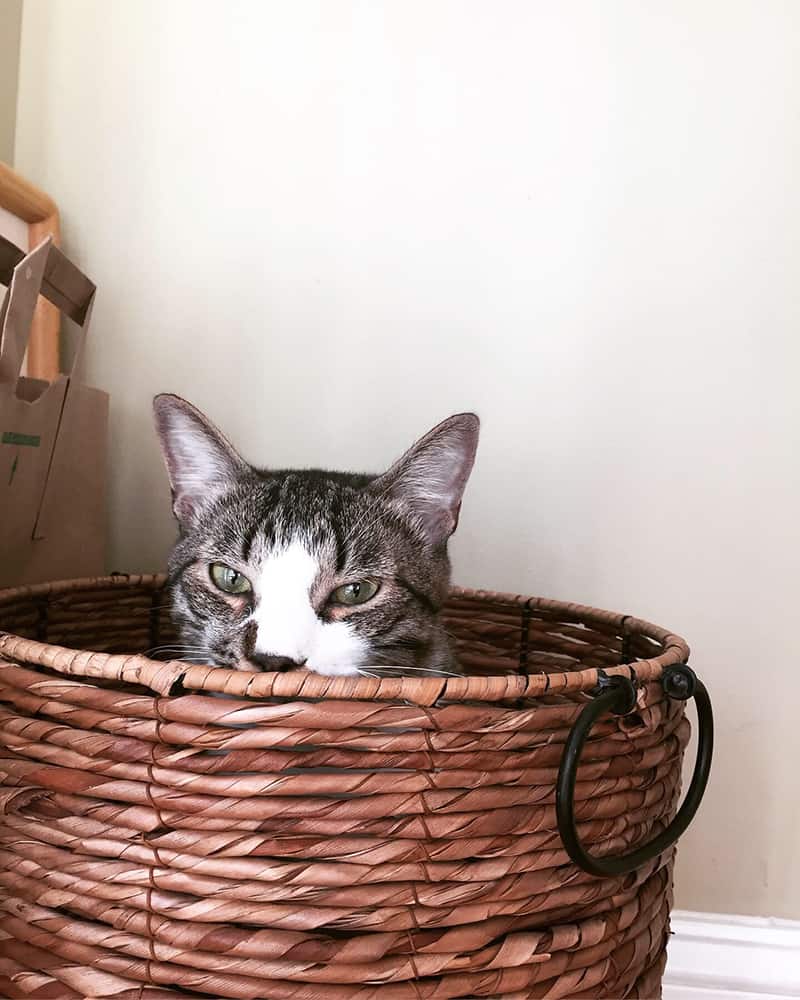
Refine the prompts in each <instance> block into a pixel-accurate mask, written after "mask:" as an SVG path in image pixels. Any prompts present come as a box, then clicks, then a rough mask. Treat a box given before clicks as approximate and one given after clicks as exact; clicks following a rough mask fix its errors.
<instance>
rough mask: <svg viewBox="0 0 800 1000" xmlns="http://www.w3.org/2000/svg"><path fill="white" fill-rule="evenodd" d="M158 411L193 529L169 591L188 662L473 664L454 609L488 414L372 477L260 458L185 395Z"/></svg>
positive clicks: (236, 665) (437, 671)
mask: <svg viewBox="0 0 800 1000" xmlns="http://www.w3.org/2000/svg"><path fill="white" fill-rule="evenodd" d="M153 407H154V413H155V421H156V429H157V432H158V436H159V439H160V443H161V447H162V451H163V454H164V459H165V462H166V466H167V472H168V476H169V481H170V485H171V488H172V508H173V513H174V515H175V518H176V520H177V522H178V527H179V538H178V541H177V543H176V544H175V547H174V549H173V551H172V554H171V556H170V560H169V589H170V594H171V601H172V616H173V620H174V622H175V624H176V626H177V628H178V630H179V632H180V637H181V643H182V645H181V646H180V647H175V649H176V650H178V651H179V652H180V654H181V655H182V656H183V658H188V659H197V660H199V661H200V662H204V663H213V664H215V665H217V666H221V667H228V668H233V669H237V670H249V671H283V670H293V669H300V668H305V669H308V670H311V671H315V672H317V673H319V674H326V675H348V674H359V673H363V674H369V673H370V671H371V670H381V669H382V668H391V670H390V672H391V673H401V674H402V673H413V675H414V676H417V675H419V674H427V675H431V674H433V675H446V674H451V673H457V672H460V671H459V667H458V664H457V661H456V658H455V656H454V653H453V650H452V649H451V646H450V643H449V641H448V636H447V633H446V631H445V629H444V626H443V624H442V622H441V621H440V617H439V613H440V610H441V608H442V604H443V602H444V600H445V598H446V596H447V593H448V590H449V584H450V561H449V558H448V554H447V542H448V539H449V537H450V535H451V534H452V533H453V532H454V531H455V529H456V526H457V524H458V516H459V511H460V508H461V500H462V496H463V493H464V489H465V487H466V484H467V480H468V478H469V475H470V472H471V470H472V466H473V462H474V460H475V452H476V449H477V445H478V434H479V420H478V417H477V416H476V415H475V414H474V413H460V414H456V415H455V416H452V417H449V418H448V419H447V420H444V421H443V422H442V423H440V424H438V425H437V426H436V427H434V428H433V429H432V430H431V431H429V432H428V433H427V434H426V435H425V436H424V437H422V438H420V439H419V440H418V441H417V442H416V443H415V444H414V445H413V446H412V447H411V448H410V449H409V450H408V451H407V452H406V453H405V454H404V455H403V456H402V458H400V459H399V460H398V461H397V462H395V463H394V465H392V466H391V467H390V468H389V470H388V471H387V472H384V473H383V474H381V475H375V476H373V475H358V474H352V473H345V472H326V471H323V470H320V469H308V470H295V469H291V470H280V471H278V470H262V469H257V468H254V467H253V466H251V465H248V464H247V462H245V461H244V459H242V458H241V457H240V456H239V454H238V453H237V452H236V451H235V450H234V448H233V447H232V445H231V444H230V443H229V442H228V440H227V439H226V438H225V437H224V436H223V435H222V433H221V432H220V431H219V430H218V429H217V428H216V427H215V426H214V425H213V424H212V423H211V422H210V421H209V420H208V419H207V418H206V417H205V416H204V415H203V414H202V413H200V411H199V410H197V409H196V408H195V407H194V406H192V405H191V404H190V403H188V402H186V401H185V400H183V399H181V398H180V397H178V396H174V395H169V394H163V395H159V396H156V398H155V400H154V402H153ZM385 673H386V670H385V669H384V671H383V674H381V675H384V674H385Z"/></svg>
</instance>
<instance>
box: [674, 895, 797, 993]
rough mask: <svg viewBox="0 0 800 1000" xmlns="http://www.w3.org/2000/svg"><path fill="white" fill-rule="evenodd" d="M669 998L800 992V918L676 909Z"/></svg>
mask: <svg viewBox="0 0 800 1000" xmlns="http://www.w3.org/2000/svg"><path fill="white" fill-rule="evenodd" d="M672 931H673V934H672V937H671V938H670V942H669V959H668V961H667V971H666V973H665V975H664V1000H790V998H797V997H800V920H773V919H772V918H769V917H735V916H728V915H726V914H719V913H690V912H687V911H686V910H675V911H674V912H673V914H672Z"/></svg>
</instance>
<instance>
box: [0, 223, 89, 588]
mask: <svg viewBox="0 0 800 1000" xmlns="http://www.w3.org/2000/svg"><path fill="white" fill-rule="evenodd" d="M0 283H2V284H5V285H8V291H7V293H6V296H5V300H4V302H3V306H2V309H0V586H3V587H8V586H12V585H15V584H20V583H39V582H42V581H45V580H57V579H64V578H66V577H80V576H97V575H100V574H102V573H103V572H104V570H105V539H106V497H105V490H106V453H107V442H106V438H107V427H108V395H107V394H106V393H104V392H100V391H99V390H98V389H91V388H89V387H88V386H86V385H82V384H81V382H80V379H79V377H78V376H77V370H78V365H79V363H80V357H81V354H82V351H83V347H84V341H85V338H86V331H87V329H88V326H89V317H90V314H91V311H92V303H93V302H94V294H95V286H94V285H93V284H92V282H91V281H89V279H88V278H87V277H86V276H85V275H84V274H82V273H81V272H80V271H79V270H78V269H77V267H75V265H74V264H72V263H71V261H69V260H68V259H67V258H66V257H65V256H64V254H62V253H61V251H60V250H58V248H57V247H55V246H53V243H52V240H51V239H50V238H48V239H46V240H45V241H44V242H43V243H41V244H40V245H39V246H38V247H36V249H35V250H32V251H31V252H30V253H29V254H27V255H25V254H24V253H23V252H22V251H21V250H20V249H19V248H18V247H15V246H14V244H13V243H9V242H8V240H5V239H3V238H2V237H0ZM40 292H41V294H42V295H44V296H45V297H46V298H48V299H49V300H50V301H51V302H52V303H54V304H55V305H56V306H58V308H59V309H60V310H61V311H62V313H63V314H64V315H65V316H68V317H69V318H70V319H72V320H74V321H75V323H77V324H78V327H79V328H80V329H79V331H78V339H77V346H76V348H75V351H74V355H73V359H72V361H71V363H70V364H69V365H68V366H67V368H66V370H65V371H63V372H62V374H61V375H59V376H58V378H57V379H56V380H55V381H54V382H49V383H48V382H42V381H40V380H39V379H33V378H25V377H23V376H21V375H20V370H21V368H22V359H23V357H24V355H25V349H26V347H27V344H28V337H29V334H30V326H31V318H32V316H33V310H34V306H35V305H36V300H37V297H38V295H39V293H40Z"/></svg>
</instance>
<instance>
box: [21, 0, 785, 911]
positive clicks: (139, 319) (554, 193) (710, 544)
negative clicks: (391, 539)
mask: <svg viewBox="0 0 800 1000" xmlns="http://www.w3.org/2000/svg"><path fill="white" fill-rule="evenodd" d="M799 104H800V4H792V3H784V2H778V0H672V2H671V3H668V4H661V3H655V2H642V0H618V2H616V3H614V4H596V3H591V2H581V0H564V2H561V3H549V2H541V3H539V2H528V0H508V2H505V3H503V4H492V3H485V2H479V0H475V2H463V0H439V2H437V3H434V4H431V3H427V2H423V0H406V2H399V0H398V2H382V3H359V2H356V0H338V2H337V3H326V2H324V0H317V2H311V0H299V2H296V3H282V2H278V0H275V2H257V0H253V2H241V0H240V2H233V3H228V4H220V3H217V2H214V3H211V2H204V0H135V2H134V0H117V2H115V3H113V4H109V3H105V2H103V0H26V4H25V12H24V24H23V47H22V66H21V78H20V102H19V120H18V127H17V164H18V167H19V169H20V170H22V171H24V172H25V173H26V174H27V175H29V176H30V177H31V179H32V180H33V181H35V182H36V183H38V184H40V185H41V186H43V187H44V188H45V189H46V190H48V191H50V192H51V193H52V195H53V196H54V197H55V199H56V200H57V201H58V203H59V205H60V206H61V208H62V211H63V221H64V234H65V242H66V245H67V248H68V249H69V250H70V251H71V252H72V254H74V255H75V256H76V258H77V260H78V261H79V263H80V264H81V265H83V266H84V267H85V268H86V269H87V270H88V272H89V273H90V274H91V275H93V276H94V278H95V279H96V280H97V282H98V284H99V289H100V290H99V295H98V300H97V307H96V311H95V320H94V322H93V332H92V342H91V346H90V357H89V363H90V372H89V375H90V377H91V379H92V381H93V382H95V383H96V384H98V385H100V386H102V387H104V388H106V389H109V390H110V391H111V393H112V433H113V453H114V458H113V470H112V473H113V475H112V493H111V496H112V516H113V537H112V546H111V548H112V552H113V564H114V565H113V568H119V569H128V570H139V569H151V568H155V567H159V566H162V565H163V562H164V557H165V553H166V551H167V547H168V545H169V543H170V540H171V538H172V537H173V527H172V523H171V521H170V515H169V497H168V491H167V486H166V482H165V478H164V474H163V472H162V468H161V462H160V458H159V455H158V451H157V447H156V442H155V439H154V437H153V433H152V431H151V421H150V413H149V404H150V397H151V396H152V394H153V393H155V392H157V391H160V390H171V391H174V392H178V393H181V394H183V395H185V396H187V397H188V398H190V399H192V400H194V401H195V402H196V403H198V404H199V405H200V406H201V407H202V408H204V409H205V410H207V412H208V413H209V414H211V415H212V416H213V417H214V418H215V419H216V420H217V421H218V422H219V423H220V424H221V425H222V426H223V427H224V428H225V429H226V430H227V432H228V433H229V434H230V436H231V437H232V438H233V440H234V441H235V442H237V443H238V444H239V446H240V447H241V449H242V450H243V452H244V453H245V455H246V456H248V457H250V458H251V459H252V460H254V461H258V462H260V463H262V464H271V463H274V464H276V465H285V464H289V463H296V464H299V465H304V464H323V465H328V466H340V467H341V466H343V467H348V466H349V467H353V468H364V469H377V468H380V467H381V466H383V465H385V464H387V463H388V461H389V459H390V458H392V457H393V456H395V455H396V454H397V453H398V452H399V451H400V450H402V449H403V448H404V447H405V446H406V444H407V443H409V442H410V441H411V439H412V438H413V437H414V435H416V434H419V433H421V432H422V431H424V430H425V429H427V428H428V427H429V426H430V425H432V424H433V423H434V422H435V421H437V420H439V419H440V418H442V417H443V416H445V415H447V414H449V413H451V412H453V411H456V410H461V409H464V408H467V407H474V408H476V409H477V410H478V412H479V413H480V414H481V416H482V418H483V421H484V430H483V438H482V443H481V448H480V451H479V456H478V463H477V467H476V471H475V474H474V478H473V481H472V483H471V484H470V487H469V490H468V494H467V497H466V501H465V504H464V510H463V516H462V521H461V526H460V528H459V532H458V535H457V536H456V538H455V540H454V547H453V551H454V561H455V567H456V577H457V579H458V580H459V581H460V582H461V583H463V584H467V585H483V586H486V587H490V588H496V589H505V590H513V591H520V592H532V593H543V594H547V595H550V596H553V597H559V598H565V599H571V600H575V601H582V602H586V603H590V604H596V605H600V606H605V607H610V608H613V609H615V610H625V611H629V612H633V613H636V614H638V615H641V616H644V617H647V618H650V619H652V620H654V621H657V622H659V623H662V624H664V625H667V626H669V627H671V628H673V629H675V630H676V631H679V632H681V633H682V634H684V635H686V636H687V637H688V638H689V640H690V642H691V644H692V646H693V659H692V662H693V664H694V665H695V667H696V668H697V670H698V671H699V672H700V673H701V674H702V676H703V677H704V678H705V679H706V680H707V682H708V685H709V687H710V688H711V691H712V692H713V696H714V701H715V705H716V711H717V717H718V742H717V755H716V762H715V766H714V773H713V777H712V782H711V786H710V789H709V792H708V796H707V800H706V802H705V805H704V807H703V809H702V812H701V814H700V816H699V817H698V819H697V821H696V822H695V824H694V826H693V827H692V829H691V830H690V831H689V833H688V834H687V835H686V837H685V838H684V840H683V842H682V848H681V851H680V861H679V867H678V874H677V902H678V904H679V905H681V906H684V907H690V908H693V909H702V910H721V911H740V912H749V913H756V914H772V915H776V916H787V917H800V862H799V861H798V858H800V851H798V850H797V845H798V836H799V835H800V788H798V778H797V761H798V759H800V726H798V725H797V705H798V700H799V699H800V663H798V647H799V646H800V640H798V629H797V611H798V607H800V584H799V583H798V580H799V578H800V574H798V555H800V545H799V543H800V529H799V528H798V525H800V517H798V511H799V510H800V458H799V457H798V456H799V454H800V452H799V447H800V403H799V402H798V400H799V399H800V394H799V393H798V389H797V387H798V370H799V369H798V365H799V364H800V326H799V323H798V321H800V295H799V294H798V243H797V234H798V232H800V185H799V184H798V177H800V156H799V155H798V154H799V153H800V115H798V110H799V107H798V105H799Z"/></svg>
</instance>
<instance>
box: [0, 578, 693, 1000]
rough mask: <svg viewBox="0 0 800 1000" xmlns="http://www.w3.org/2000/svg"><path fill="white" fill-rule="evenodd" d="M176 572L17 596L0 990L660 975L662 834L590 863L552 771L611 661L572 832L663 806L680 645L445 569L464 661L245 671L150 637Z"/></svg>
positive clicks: (608, 831)
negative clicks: (172, 652)
mask: <svg viewBox="0 0 800 1000" xmlns="http://www.w3.org/2000/svg"><path fill="white" fill-rule="evenodd" d="M163 585H164V580H163V578H162V577H139V576H136V577H134V576H131V577H124V576H115V577H111V578H107V579H101V580H90V581H86V580H84V581H70V582H67V583H60V584H52V585H43V586H37V587H25V588H19V589H16V590H8V591H5V592H3V593H2V594H0V627H2V629H4V630H5V631H4V632H0V685H2V697H1V698H0V701H1V702H2V704H1V705H0V729H2V737H1V738H0V744H1V745H2V751H0V754H1V756H2V759H1V760H0V776H2V788H0V803H1V804H2V809H1V810H0V812H2V814H3V818H2V827H0V830H1V831H2V834H1V836H0V841H1V842H0V885H1V886H2V888H0V910H2V918H0V994H1V995H2V996H3V997H9V998H16V997H25V998H40V997H41V998H56V1000H69V998H78V997H81V998H83V997H93V998H95V997H113V998H115V1000H156V998H159V1000H176V998H186V1000H189V998H191V997H195V998H196V997H216V998H219V997H242V998H256V997H258V998H270V1000H283V998H290V997H291V998H300V1000H311V998H314V1000H333V998H336V1000H338V998H353V1000H372V998H377V1000H422V998H436V1000H444V998H454V997H460V998H466V997H505V998H518V1000H521V998H523V997H552V998H556V997H592V998H599V997H615V998H621V997H657V996H660V992H661V985H660V984H661V974H662V969H663V965H664V959H665V943H666V940H667V935H668V923H669V908H670V901H671V876H672V860H673V852H672V851H671V850H666V851H664V852H663V853H662V854H661V855H659V856H657V857H656V858H655V859H653V860H652V861H649V862H648V863H646V864H645V865H643V866H642V867H639V868H637V870H636V871H634V872H631V873H629V874H626V875H623V876H617V877H608V878H597V877H594V876H593V875H591V874H588V873H587V872H585V871H582V870H581V869H580V868H579V867H577V866H576V865H575V864H573V863H572V862H571V861H570V859H569V857H568V856H567V854H566V853H565V850H564V845H563V843H562V840H561V838H560V836H559V832H558V828H557V824H556V810H555V783H556V777H557V772H558V768H559V763H560V761H561V757H562V751H563V750H564V744H565V741H566V740H567V737H568V735H569V733H570V730H571V728H572V726H573V724H574V723H575V721H576V718H577V717H578V715H579V714H580V713H581V711H582V708H583V707H584V706H585V705H587V704H588V703H590V702H591V699H590V698H589V697H588V694H589V693H590V692H592V691H593V690H594V689H595V688H596V686H597V685H598V680H599V679H603V678H608V677H614V676H615V675H618V676H621V677H626V678H631V677H634V678H635V679H636V680H637V682H638V687H637V704H636V706H635V711H633V712H631V713H630V714H628V715H626V716H625V717H615V716H608V715H606V716H604V717H603V718H602V719H601V720H599V721H598V722H597V724H596V725H595V727H594V729H593V731H592V735H591V738H590V739H589V741H588V743H587V744H586V747H585V750H584V753H583V758H582V762H581V765H580V769H579V771H578V781H577V784H576V785H575V791H574V795H575V817H576V821H577V824H578V826H577V830H578V834H579V836H580V839H581V841H582V843H583V844H584V846H586V847H587V848H588V849H590V850H591V851H592V852H593V854H594V855H595V856H597V857H606V856H613V855H618V854H620V853H622V852H625V851H627V850H630V849H631V847H633V846H634V845H636V844H638V843H640V842H641V841H642V840H644V839H648V838H651V837H652V836H653V835H654V834H657V833H658V832H659V831H661V830H663V828H664V827H665V826H666V824H667V823H668V822H669V821H670V819H671V818H672V817H673V816H674V813H675V809H676V803H677V798H678V793H679V784H680V773H681V760H682V756H683V749H684V747H685V745H686V742H687V739H688V734H689V725H688V722H687V721H686V719H685V717H684V707H683V703H682V702H681V701H679V700H673V699H672V698H668V697H667V696H666V695H665V693H664V689H663V686H662V684H661V683H659V679H660V678H661V675H662V671H663V670H664V668H665V667H667V666H668V665H670V664H677V663H681V662H683V661H685V660H686V658H687V655H688V648H687V646H686V643H685V642H684V641H683V639H681V638H679V637H677V636H675V635H671V634H670V633H669V632H667V631H665V630H664V629H661V628H658V627H656V626H654V625H651V624H648V623H646V622H643V621H639V620H637V619H634V618H631V617H626V616H621V615H616V614H611V613H609V612H605V611H598V610H595V609H591V608H585V607H579V606H576V605H568V604H560V603H556V602H553V601H545V600H540V599H537V598H526V597H515V596H510V595H500V594H490V593H484V592H476V591H466V590H455V591H454V592H453V595H452V599H451V601H450V603H449V605H448V608H447V612H446V618H447V624H448V628H449V630H450V631H451V632H452V633H453V635H454V636H455V638H456V641H457V644H458V647H459V653H460V657H461V660H462V662H463V664H464V666H465V668H466V669H467V670H468V671H469V672H470V676H467V677H453V678H421V679H409V678H407V677H402V678H400V677H398V678H381V679H377V678H375V679H373V678H341V677H340V678H327V677H320V676H317V675H315V674H308V673H303V672H295V673H284V674H248V673H242V672H233V671H227V670H219V669H214V668H211V667H206V666H192V665H189V664H187V663H183V662H180V661H170V662H159V661H156V660H153V659H148V658H147V657H146V656H145V655H143V653H142V652H137V651H144V650H148V649H151V648H153V647H159V646H161V645H162V644H164V643H168V642H169V641H170V638H171V631H170V626H169V622H168V613H167V611H166V609H165V606H164V595H163V591H162V588H163ZM90 650H91V651H90ZM620 664H628V665H623V666H621V665H620ZM203 692H222V693H224V694H226V695H228V696H230V697H229V698H218V697H216V698H212V697H207V696H206V695H205V694H204V693H203Z"/></svg>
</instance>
